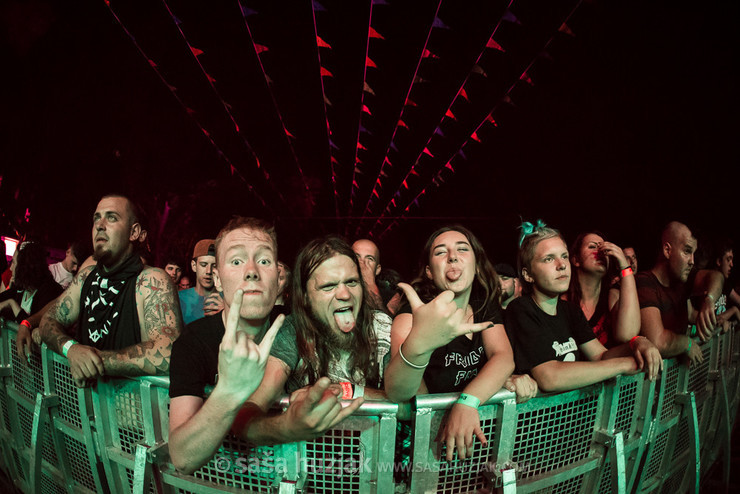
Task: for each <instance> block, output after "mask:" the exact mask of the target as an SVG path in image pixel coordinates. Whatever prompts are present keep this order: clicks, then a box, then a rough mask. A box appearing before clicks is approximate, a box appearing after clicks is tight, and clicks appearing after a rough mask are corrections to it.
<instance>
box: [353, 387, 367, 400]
mask: <svg viewBox="0 0 740 494" xmlns="http://www.w3.org/2000/svg"><path fill="white" fill-rule="evenodd" d="M360 396H365V386H363V385H362V384H355V392H354V394H353V395H352V398H359V397H360Z"/></svg>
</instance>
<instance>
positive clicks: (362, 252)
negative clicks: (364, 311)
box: [352, 238, 385, 310]
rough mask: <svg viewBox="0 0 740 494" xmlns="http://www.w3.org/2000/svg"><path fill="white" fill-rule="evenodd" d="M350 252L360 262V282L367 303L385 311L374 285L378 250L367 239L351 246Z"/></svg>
mask: <svg viewBox="0 0 740 494" xmlns="http://www.w3.org/2000/svg"><path fill="white" fill-rule="evenodd" d="M352 250H353V251H354V252H355V254H356V255H357V259H358V260H359V261H360V271H361V274H362V281H364V282H365V288H366V289H367V292H368V297H369V298H370V300H369V302H370V303H371V304H372V305H373V307H374V308H375V309H380V310H385V307H384V306H383V298H382V297H381V296H380V289H379V288H378V285H377V284H376V283H375V277H376V276H377V275H379V274H380V271H381V269H382V268H381V266H380V250H379V249H378V246H377V245H375V242H373V241H372V240H369V239H367V238H361V239H359V240H357V241H355V243H353V244H352Z"/></svg>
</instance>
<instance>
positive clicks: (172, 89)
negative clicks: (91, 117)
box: [106, 2, 274, 214]
mask: <svg viewBox="0 0 740 494" xmlns="http://www.w3.org/2000/svg"><path fill="white" fill-rule="evenodd" d="M106 5H107V7H108V10H109V11H110V13H111V15H112V16H113V18H114V19H115V21H116V22H117V23H118V25H119V26H120V28H121V30H122V31H123V32H124V33H125V34H126V36H128V37H129V39H130V40H131V43H132V44H133V45H134V48H136V51H138V52H139V54H140V55H141V56H142V57H143V58H144V60H146V61H147V63H148V65H149V66H150V67H151V68H152V70H154V73H155V74H156V76H157V78H158V79H159V80H160V81H161V82H162V83H163V84H164V85H165V86H166V87H167V88H168V89H169V91H170V94H172V96H173V97H174V98H175V101H177V103H178V104H179V105H180V106H181V107H182V108H183V110H184V112H185V114H186V115H188V116H189V117H190V119H191V120H192V121H193V123H194V124H195V125H196V126H197V127H198V128H199V129H200V131H201V132H202V133H203V135H204V136H205V137H206V139H208V142H209V143H210V144H211V146H213V149H215V150H216V154H217V155H218V156H219V157H220V158H222V159H223V160H224V161H225V162H226V164H227V165H228V166H229V170H230V173H231V175H232V176H234V175H236V177H237V178H238V179H239V180H241V182H242V183H243V184H244V185H245V186H246V187H247V190H248V191H249V192H250V193H251V194H252V195H253V196H254V197H255V198H257V199H258V200H259V201H260V204H262V207H264V208H265V209H267V210H268V211H269V212H270V213H272V214H274V210H273V208H272V207H270V206H269V205H268V204H267V202H266V201H265V199H264V198H263V197H262V196H261V195H260V194H259V192H257V190H256V189H255V187H254V186H253V185H252V184H251V183H249V181H248V180H247V179H246V178H245V177H244V176H243V175H242V174H241V173H240V172H239V170H238V169H237V167H236V166H235V165H234V163H233V162H232V161H231V160H230V159H229V157H228V156H226V154H225V153H224V152H223V151H222V150H221V148H220V147H219V146H218V144H217V143H216V141H214V140H213V138H212V137H211V136H210V134H209V132H208V131H207V130H206V129H205V128H204V127H203V125H202V124H201V123H200V120H198V118H197V117H196V115H195V112H194V111H192V110H191V109H189V108H188V107H187V105H185V102H184V101H183V100H182V99H181V98H180V97H179V96H178V95H177V88H176V87H174V86H172V85H171V84H170V83H169V82H168V81H167V79H165V77H164V76H163V75H162V73H161V72H160V71H159V68H158V67H157V64H156V63H154V61H153V60H152V59H151V58H150V57H149V56H148V55H147V53H146V52H145V51H144V49H143V48H142V47H141V45H139V43H138V42H137V41H136V38H135V37H134V35H133V34H132V33H131V32H130V31H129V30H128V29H127V28H126V26H124V25H123V22H122V21H121V19H120V17H118V14H116V13H115V11H114V10H113V8H112V7H111V5H110V3H109V2H106ZM254 158H255V160H256V162H257V164H258V167H259V160H258V159H257V156H256V155H255V156H254Z"/></svg>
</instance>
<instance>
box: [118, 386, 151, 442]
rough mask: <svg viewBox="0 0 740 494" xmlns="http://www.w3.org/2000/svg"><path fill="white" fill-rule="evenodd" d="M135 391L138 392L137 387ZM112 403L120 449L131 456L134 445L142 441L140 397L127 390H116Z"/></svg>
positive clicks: (142, 426)
mask: <svg viewBox="0 0 740 494" xmlns="http://www.w3.org/2000/svg"><path fill="white" fill-rule="evenodd" d="M136 389H137V390H138V387H137V388H136ZM113 402H114V405H113V409H114V410H115V413H116V430H117V432H118V440H119V441H120V443H121V449H122V450H123V451H124V452H126V453H128V454H130V455H133V454H134V452H135V450H136V444H138V443H139V442H141V441H142V439H144V417H143V413H142V410H141V396H140V395H139V394H138V393H135V392H132V391H129V390H125V389H118V390H116V391H115V394H114V396H113Z"/></svg>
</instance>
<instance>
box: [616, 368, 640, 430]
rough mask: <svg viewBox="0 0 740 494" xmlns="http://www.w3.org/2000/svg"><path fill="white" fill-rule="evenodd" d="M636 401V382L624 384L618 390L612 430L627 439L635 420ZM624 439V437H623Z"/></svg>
mask: <svg viewBox="0 0 740 494" xmlns="http://www.w3.org/2000/svg"><path fill="white" fill-rule="evenodd" d="M636 400H637V381H632V382H630V383H624V384H623V385H622V386H621V387H620V389H619V401H618V402H617V416H616V419H615V420H614V430H615V431H617V432H619V431H622V432H624V433H625V436H627V437H628V435H629V432H630V429H631V428H632V421H633V420H634V419H635V417H636V414H635V402H636ZM625 439H626V437H625Z"/></svg>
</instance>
